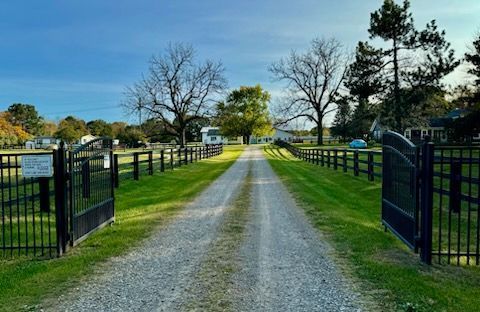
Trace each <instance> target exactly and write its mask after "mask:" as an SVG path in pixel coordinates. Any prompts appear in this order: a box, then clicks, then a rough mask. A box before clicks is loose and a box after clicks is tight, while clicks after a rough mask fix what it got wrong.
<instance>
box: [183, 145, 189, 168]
mask: <svg viewBox="0 0 480 312" xmlns="http://www.w3.org/2000/svg"><path fill="white" fill-rule="evenodd" d="M183 154H184V157H185V159H184V161H185V165H188V147H185V149H184V150H183Z"/></svg>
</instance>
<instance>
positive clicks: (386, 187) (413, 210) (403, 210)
mask: <svg viewBox="0 0 480 312" xmlns="http://www.w3.org/2000/svg"><path fill="white" fill-rule="evenodd" d="M418 151H419V150H418V148H417V147H416V146H415V145H414V144H413V143H412V142H410V141H409V140H408V139H407V138H405V137H404V136H402V135H400V134H398V133H396V132H391V131H387V132H386V133H385V134H384V135H383V169H382V170H383V182H382V223H383V224H384V225H385V226H386V227H387V228H389V229H390V230H391V231H392V232H393V233H395V235H396V236H398V237H399V238H400V239H401V240H402V241H403V242H405V243H406V244H407V245H408V246H409V247H410V248H412V249H416V247H417V237H418V220H419V218H418V215H419V213H418V206H419V205H418V203H419V200H418V172H419V170H418V158H419V157H418V156H419V152H418Z"/></svg>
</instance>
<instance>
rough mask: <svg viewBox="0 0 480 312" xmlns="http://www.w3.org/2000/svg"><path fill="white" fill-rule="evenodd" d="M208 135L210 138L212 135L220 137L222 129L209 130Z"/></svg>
mask: <svg viewBox="0 0 480 312" xmlns="http://www.w3.org/2000/svg"><path fill="white" fill-rule="evenodd" d="M207 135H208V136H212V135H220V129H218V128H217V129H209V130H208V132H207Z"/></svg>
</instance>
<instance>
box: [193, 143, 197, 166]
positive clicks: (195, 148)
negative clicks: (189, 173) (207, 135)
mask: <svg viewBox="0 0 480 312" xmlns="http://www.w3.org/2000/svg"><path fill="white" fill-rule="evenodd" d="M193 151H194V152H195V162H197V161H198V146H196V145H195V147H194V148H193Z"/></svg>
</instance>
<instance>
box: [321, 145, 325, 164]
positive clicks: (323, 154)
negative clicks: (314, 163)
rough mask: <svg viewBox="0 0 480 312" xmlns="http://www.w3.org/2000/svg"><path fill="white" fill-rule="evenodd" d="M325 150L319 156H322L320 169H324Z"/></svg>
mask: <svg viewBox="0 0 480 312" xmlns="http://www.w3.org/2000/svg"><path fill="white" fill-rule="evenodd" d="M324 152H325V150H324V149H322V151H321V154H322V167H325V153H324Z"/></svg>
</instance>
